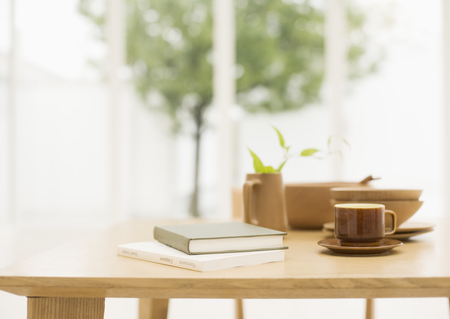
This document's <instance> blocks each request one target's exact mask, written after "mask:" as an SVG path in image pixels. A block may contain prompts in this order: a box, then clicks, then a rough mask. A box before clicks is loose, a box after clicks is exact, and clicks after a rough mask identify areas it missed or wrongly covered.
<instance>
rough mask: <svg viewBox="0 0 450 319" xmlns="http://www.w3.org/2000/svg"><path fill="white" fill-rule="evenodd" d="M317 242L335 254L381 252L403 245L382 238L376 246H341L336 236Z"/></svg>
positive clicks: (371, 253) (397, 241)
mask: <svg viewBox="0 0 450 319" xmlns="http://www.w3.org/2000/svg"><path fill="white" fill-rule="evenodd" d="M317 244H319V245H320V246H322V247H326V248H328V249H329V250H331V251H332V252H333V253H336V254H345V255H374V254H383V253H386V252H388V251H390V250H391V249H393V248H395V247H399V246H401V245H403V243H402V242H401V241H400V240H396V239H389V238H384V239H382V240H381V241H380V244H379V245H378V246H367V247H365V246H358V247H352V246H341V245H340V244H339V240H337V239H336V238H327V239H323V240H321V241H319V242H318V243H317Z"/></svg>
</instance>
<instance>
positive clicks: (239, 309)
mask: <svg viewBox="0 0 450 319" xmlns="http://www.w3.org/2000/svg"><path fill="white" fill-rule="evenodd" d="M234 318H235V319H244V305H243V302H242V299H236V300H235V316H234Z"/></svg>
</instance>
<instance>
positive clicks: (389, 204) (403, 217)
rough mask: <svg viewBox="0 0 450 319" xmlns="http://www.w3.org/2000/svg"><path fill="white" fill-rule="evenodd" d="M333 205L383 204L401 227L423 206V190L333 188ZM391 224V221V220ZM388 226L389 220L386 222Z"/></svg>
mask: <svg viewBox="0 0 450 319" xmlns="http://www.w3.org/2000/svg"><path fill="white" fill-rule="evenodd" d="M330 193H331V198H332V199H331V204H332V205H333V206H334V205H335V204H344V203H372V204H383V205H384V206H386V209H389V210H392V211H394V212H395V214H396V215H397V225H398V226H400V225H401V224H403V223H404V222H405V221H407V220H408V219H409V218H411V217H412V216H413V215H414V214H415V213H416V212H417V211H418V210H419V209H420V207H421V206H422V204H423V201H420V200H419V198H420V195H421V194H422V190H418V189H375V188H371V189H367V188H366V189H364V188H352V187H347V188H344V187H342V188H332V189H330ZM389 222H390V219H389ZM386 224H387V225H386V226H388V227H390V225H389V224H388V219H387V220H386Z"/></svg>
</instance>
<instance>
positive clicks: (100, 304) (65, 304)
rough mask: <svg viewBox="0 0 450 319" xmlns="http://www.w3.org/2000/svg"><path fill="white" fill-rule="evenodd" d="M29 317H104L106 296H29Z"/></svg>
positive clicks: (57, 318) (93, 318)
mask: <svg viewBox="0 0 450 319" xmlns="http://www.w3.org/2000/svg"><path fill="white" fill-rule="evenodd" d="M27 312H28V316H27V318H28V319H62V318H64V319H103V315H104V313H105V299H104V298H28V309H27Z"/></svg>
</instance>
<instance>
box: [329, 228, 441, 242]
mask: <svg viewBox="0 0 450 319" xmlns="http://www.w3.org/2000/svg"><path fill="white" fill-rule="evenodd" d="M433 230H434V229H433V228H430V229H424V230H421V231H413V232H408V233H395V234H392V235H387V236H386V237H385V238H390V239H398V240H408V239H410V238H411V237H415V236H419V235H422V234H426V233H429V232H432V231H433ZM322 232H324V234H325V235H326V236H327V237H328V238H331V237H334V230H331V229H327V228H323V229H322Z"/></svg>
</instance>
